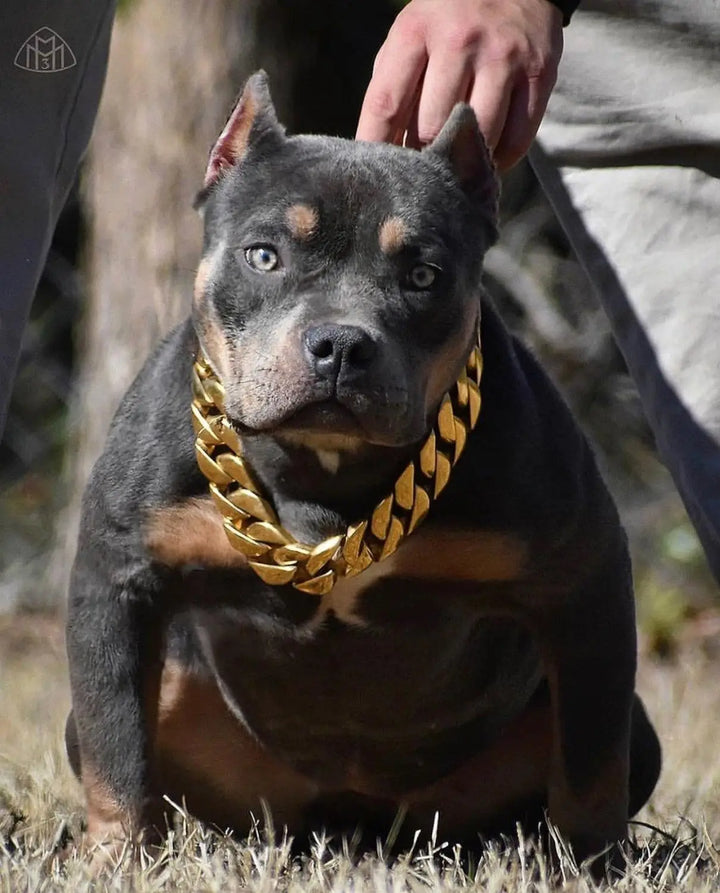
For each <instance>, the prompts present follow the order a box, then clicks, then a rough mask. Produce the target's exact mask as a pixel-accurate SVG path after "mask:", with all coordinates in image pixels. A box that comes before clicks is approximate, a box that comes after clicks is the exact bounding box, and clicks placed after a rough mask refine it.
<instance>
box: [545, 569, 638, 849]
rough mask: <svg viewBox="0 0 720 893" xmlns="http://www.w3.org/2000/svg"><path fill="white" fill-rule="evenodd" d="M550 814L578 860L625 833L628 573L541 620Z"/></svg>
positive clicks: (631, 657) (631, 635)
mask: <svg viewBox="0 0 720 893" xmlns="http://www.w3.org/2000/svg"><path fill="white" fill-rule="evenodd" d="M543 640H544V647H545V660H546V666H547V674H548V680H549V683H550V691H551V700H552V723H553V746H552V754H551V764H550V778H549V784H548V788H549V790H548V797H549V799H548V811H549V818H550V820H551V821H552V822H553V823H554V824H555V825H557V826H558V828H559V829H560V831H561V832H562V834H563V835H564V836H565V837H566V838H567V839H568V840H569V841H570V842H571V844H572V845H573V849H574V851H575V855H576V856H577V857H578V858H579V859H582V858H584V857H585V856H588V855H591V854H594V853H598V852H600V851H601V850H603V849H604V848H605V847H606V846H607V845H608V844H615V843H617V842H619V841H621V840H623V839H624V838H625V837H626V834H627V821H628V776H629V741H630V725H631V711H632V702H633V696H634V684H635V664H636V634H635V619H634V608H633V600H632V590H631V588H630V581H629V577H628V580H627V584H626V585H624V584H623V583H622V582H621V583H620V585H619V586H618V580H617V574H616V573H615V574H613V575H609V579H603V575H599V576H598V577H597V578H596V579H594V580H593V582H592V584H591V585H589V586H585V587H583V589H582V591H579V592H576V593H574V594H573V596H572V597H571V598H569V599H568V600H567V601H566V602H565V603H564V604H563V605H562V606H561V607H559V608H558V609H556V610H555V611H553V612H552V619H551V620H550V622H549V623H547V625H545V629H544V634H543Z"/></svg>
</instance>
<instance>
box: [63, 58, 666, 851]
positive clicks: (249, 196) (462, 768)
mask: <svg viewBox="0 0 720 893" xmlns="http://www.w3.org/2000/svg"><path fill="white" fill-rule="evenodd" d="M497 201H498V183H497V180H496V176H495V173H494V170H493V166H492V162H491V160H490V156H489V153H488V150H487V148H486V146H485V144H484V142H483V139H482V136H481V134H480V132H479V130H478V126H477V122H476V119H475V116H474V114H473V112H472V110H471V109H470V107H469V106H466V105H463V104H460V105H458V106H457V107H456V108H455V109H454V111H453V112H452V114H451V116H450V118H449V120H448V122H447V123H446V125H445V127H444V128H443V130H442V132H441V133H440V134H439V135H438V137H437V138H436V139H435V140H434V142H432V143H431V144H430V145H428V146H427V147H426V148H425V149H424V150H423V151H421V152H416V151H412V150H408V149H403V148H400V147H397V146H389V145H384V144H382V145H381V144H372V143H361V142H352V141H347V140H343V139H339V138H333V137H325V136H287V135H286V133H285V131H284V129H283V128H282V126H281V125H280V124H279V123H278V121H277V117H276V113H275V111H274V108H273V105H272V101H271V98H270V94H269V90H268V86H267V82H266V79H265V76H264V75H263V73H258V74H256V75H254V76H253V77H252V78H250V80H249V81H248V82H247V84H246V86H245V88H244V91H243V92H242V94H241V96H240V98H239V100H238V102H237V104H236V106H235V108H234V110H233V111H232V114H231V116H230V118H229V120H228V122H227V124H226V126H225V128H224V130H223V132H222V133H221V135H220V137H219V139H218V141H217V142H216V144H215V146H214V148H213V149H212V152H211V155H210V160H209V164H208V168H207V174H206V178H205V183H204V186H203V189H202V191H201V192H200V194H199V196H198V200H197V205H198V207H199V209H200V212H201V214H202V215H203V218H204V245H203V254H202V260H201V262H200V264H199V268H198V273H197V279H196V284H195V290H194V299H193V307H192V315H191V318H190V319H188V320H187V321H186V322H184V323H183V324H182V325H180V327H179V328H178V329H176V330H175V331H174V332H173V333H172V334H170V335H169V337H167V339H166V340H165V341H164V342H163V343H161V344H160V346H159V347H158V348H157V350H156V351H155V352H154V354H153V355H152V357H151V358H150V359H149V361H148V362H147V363H146V365H145V366H144V368H143V369H142V371H141V372H140V374H139V375H138V377H137V379H136V381H135V383H134V384H133V385H132V387H131V389H130V390H129V392H128V394H127V395H126V397H125V399H124V400H123V402H122V405H121V407H120V409H119V411H118V413H117V415H116V417H115V420H114V422H113V424H112V427H111V430H110V433H109V437H108V441H107V446H106V449H105V451H104V453H103V455H102V456H101V458H100V459H99V461H98V462H97V464H96V466H95V468H94V471H93V474H92V477H91V480H90V483H89V486H88V488H87V491H86V494H85V497H84V503H83V517H82V525H81V532H80V537H79V545H78V552H77V557H76V560H75V563H74V568H73V573H72V580H71V589H70V597H69V609H68V621H67V647H68V655H69V665H70V678H71V688H72V712H71V714H70V717H69V719H68V724H67V730H66V741H67V749H68V754H69V757H70V761H71V764H72V766H73V769H74V770H75V772H76V774H77V775H78V777H79V778H80V779H81V781H82V785H83V788H84V793H85V797H86V801H87V834H88V837H89V839H90V840H92V841H104V842H105V843H110V842H113V841H114V842H117V841H123V840H125V841H127V840H131V841H136V840H138V839H140V838H141V837H143V835H147V834H149V833H150V831H151V829H153V828H155V829H162V828H163V827H164V823H165V821H166V818H167V817H166V816H165V815H164V811H163V804H164V800H163V795H167V796H168V797H169V798H170V799H171V800H173V801H174V802H183V801H184V802H185V803H186V805H187V808H188V810H189V811H190V812H191V813H192V814H194V815H195V816H197V817H199V818H200V819H202V820H204V821H207V822H210V823H214V824H215V825H217V826H219V827H221V828H231V829H233V830H235V831H237V832H238V833H243V832H246V831H247V830H248V828H249V827H250V822H251V817H252V816H253V815H255V816H258V815H260V814H261V811H262V810H263V808H264V807H265V808H266V809H267V811H268V812H269V814H270V815H271V816H272V821H273V822H274V823H275V825H277V826H278V827H279V828H283V827H285V828H287V829H288V831H289V832H290V833H291V834H293V835H296V836H299V837H302V835H303V834H307V833H309V832H310V831H312V830H314V829H318V828H321V827H325V828H331V829H340V830H343V829H353V828H354V827H355V826H358V825H360V826H362V827H363V828H369V829H370V830H371V831H372V833H378V834H382V833H385V832H387V829H388V828H389V827H390V826H393V823H395V827H397V825H398V821H397V819H398V816H400V817H402V828H403V829H406V830H407V831H408V832H409V834H410V835H412V833H413V832H414V831H415V830H416V829H420V830H421V831H429V830H430V829H431V827H432V825H433V821H434V820H435V816H436V813H437V814H438V817H439V818H438V820H439V823H440V833H441V834H443V835H444V837H445V838H446V839H452V840H457V841H460V842H469V843H472V842H473V841H475V842H477V840H478V838H479V837H483V836H487V835H489V834H494V833H496V832H497V831H500V830H503V829H507V828H510V829H513V828H514V827H515V822H517V821H536V820H537V818H538V817H540V818H542V816H543V815H544V814H545V813H546V814H547V816H548V817H549V820H550V821H551V822H552V823H554V824H555V826H557V828H558V829H559V831H560V832H561V834H562V835H563V836H564V837H565V838H566V839H567V840H568V841H569V842H570V843H571V845H572V846H573V847H574V850H575V853H576V855H578V857H584V856H587V855H589V854H593V853H597V852H599V851H601V850H602V849H603V848H604V847H606V846H607V845H608V844H615V843H617V842H619V841H622V840H623V839H624V838H625V837H626V834H627V822H628V817H629V816H630V815H632V814H634V813H635V812H636V811H637V810H638V809H639V808H640V807H641V806H642V805H643V803H644V802H645V801H646V800H647V798H648V797H649V796H650V794H651V792H652V790H653V788H654V786H655V783H656V780H657V777H658V774H659V771H660V750H659V744H658V740H657V737H656V735H655V732H654V730H653V728H652V726H651V724H650V722H649V720H648V718H647V716H646V713H645V711H644V708H643V706H642V704H641V702H640V700H639V698H638V696H637V695H636V694H635V692H634V679H635V668H636V632H635V620H634V606H633V591H632V581H631V572H630V562H629V556H628V549H627V543H626V537H625V534H624V532H623V530H622V527H621V524H620V522H619V519H618V515H617V512H616V509H615V507H614V504H613V501H612V499H611V497H610V495H609V494H608V491H607V489H606V487H605V485H604V483H603V481H602V480H601V477H600V474H599V472H598V470H597V467H596V463H595V460H594V458H593V454H592V451H591V449H590V447H589V445H588V443H587V442H586V440H585V439H584V437H583V435H582V434H581V433H580V431H579V430H578V428H577V426H576V424H575V422H574V421H573V419H572V417H571V413H570V412H569V410H568V408H567V407H566V406H565V404H564V402H563V400H562V399H561V397H560V396H559V394H558V393H557V392H556V390H555V388H554V387H553V385H552V384H551V383H550V381H549V379H548V378H547V376H546V375H545V373H544V372H543V371H542V370H541V368H540V367H539V365H538V363H537V362H536V361H535V359H534V358H533V357H532V356H531V355H530V353H529V352H528V351H527V350H526V349H525V348H524V347H523V346H522V345H521V344H520V343H519V342H518V341H517V340H516V339H515V338H514V337H512V336H511V335H510V334H509V333H508V331H507V330H506V329H505V327H504V325H503V323H502V322H501V320H500V318H499V316H498V314H497V312H496V311H495V309H494V308H493V306H492V305H491V303H490V301H489V300H488V298H487V297H486V295H485V294H484V292H483V287H482V282H481V277H482V261H483V255H484V253H485V251H486V250H487V249H488V248H489V247H490V245H491V244H492V243H493V241H494V240H495V238H496V221H497ZM191 381H192V382H193V387H194V391H193V393H194V400H193V406H192V411H191V399H192V394H191ZM208 478H209V480H208ZM383 829H384V830H383ZM145 839H147V838H145Z"/></svg>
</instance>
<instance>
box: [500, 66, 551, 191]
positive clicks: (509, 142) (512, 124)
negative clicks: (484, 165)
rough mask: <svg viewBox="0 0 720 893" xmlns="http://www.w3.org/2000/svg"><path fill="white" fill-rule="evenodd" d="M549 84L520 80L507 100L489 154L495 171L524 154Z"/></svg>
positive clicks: (517, 159) (545, 98) (536, 123)
mask: <svg viewBox="0 0 720 893" xmlns="http://www.w3.org/2000/svg"><path fill="white" fill-rule="evenodd" d="M551 89H552V83H550V85H549V86H547V84H546V83H544V82H543V81H542V80H541V79H539V78H533V79H531V80H527V79H526V80H523V81H521V82H520V83H519V84H518V85H517V86H516V88H515V90H514V91H513V94H512V98H511V100H510V106H509V108H508V113H507V117H506V119H505V127H504V129H503V132H502V134H501V135H500V139H499V140H498V143H497V146H496V147H495V152H494V155H493V158H494V161H495V164H496V165H497V168H498V171H500V173H502V172H503V171H506V170H509V169H510V168H511V167H512V166H513V165H515V164H517V163H518V161H520V159H521V158H523V156H524V155H525V154H526V153H527V151H528V149H529V148H530V146H531V145H532V141H533V140H534V139H535V134H536V133H537V132H538V128H539V127H540V122H541V121H542V117H543V115H544V113H545V108H546V106H547V103H548V99H549V98H550V90H551Z"/></svg>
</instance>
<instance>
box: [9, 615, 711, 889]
mask: <svg viewBox="0 0 720 893" xmlns="http://www.w3.org/2000/svg"><path fill="white" fill-rule="evenodd" d="M638 685H639V689H640V691H641V693H642V695H643V696H644V698H645V701H646V704H647V706H648V710H649V712H650V714H651V716H652V719H653V721H654V722H655V724H656V726H657V728H658V732H659V734H660V737H661V740H662V743H663V751H664V768H663V773H662V776H661V779H660V783H659V785H658V787H657V790H656V792H655V794H654V796H653V798H652V800H651V802H650V804H649V805H648V807H646V808H645V809H644V810H643V812H642V813H641V815H640V816H638V821H639V823H637V824H633V826H632V829H631V830H632V834H633V835H634V837H635V839H636V846H635V849H634V855H633V857H632V858H631V860H630V863H629V865H628V869H627V872H626V873H625V874H624V875H623V876H621V877H618V878H616V879H615V880H614V881H612V887H613V888H615V889H617V890H623V891H646V890H663V891H666V890H668V891H674V890H686V891H693V893H695V891H708V893H709V891H712V890H718V889H720V849H718V848H720V636H717V635H711V636H705V637H697V636H690V637H688V639H687V641H686V642H685V643H684V644H683V645H682V647H681V648H680V650H679V653H678V654H676V655H675V656H674V657H673V658H672V659H667V660H664V661H657V660H651V659H648V658H645V659H642V660H641V666H640V673H639V683H638ZM68 706H69V693H68V685H67V677H66V662H65V655H64V644H63V632H62V624H61V621H60V620H59V619H58V618H56V617H52V616H45V615H26V616H22V617H18V618H5V619H0V890H2V891H6V890H7V891H16V890H17V891H19V890H33V891H55V890H58V891H60V890H63V891H70V890H71V891H83V890H97V889H103V890H104V889H107V890H128V891H129V890H136V891H139V893H145V891H165V890H173V891H175V890H188V891H205V890H207V891H215V890H217V891H232V890H240V889H243V890H244V889H250V890H275V889H281V890H292V891H295V890H323V891H335V890H337V891H341V890H342V891H344V890H353V891H366V890H367V891H370V890H372V891H380V890H382V891H401V890H415V889H418V890H420V889H422V890H428V889H431V890H443V891H449V890H470V889H472V890H488V891H497V893H501V891H508V893H510V891H513V893H515V891H518V893H523V891H528V893H530V891H544V890H550V889H554V888H555V887H556V886H558V885H560V886H565V887H568V888H569V889H573V890H578V891H582V890H591V889H594V887H595V882H593V881H592V880H591V879H590V877H589V876H588V875H587V873H585V872H582V871H580V872H579V871H578V870H577V869H576V867H575V866H574V864H573V863H572V860H571V859H569V858H568V857H567V856H566V855H563V854H562V853H560V854H558V852H557V847H558V846H559V844H556V851H555V852H554V853H551V854H550V856H551V858H548V855H547V854H544V853H542V852H540V853H537V852H536V851H535V850H534V848H533V844H532V842H530V841H527V840H525V839H524V838H522V837H520V838H519V839H518V840H515V841H507V842H506V843H505V844H504V845H503V844H502V843H499V844H497V845H493V846H492V847H491V848H489V849H488V850H487V852H486V853H485V855H484V856H483V857H482V858H481V859H480V861H479V863H478V864H476V865H468V864H467V862H466V861H465V860H464V859H463V858H462V856H461V854H459V853H458V852H457V851H456V850H455V849H454V848H453V846H452V842H445V841H442V840H431V841H426V842H418V844H417V846H416V848H415V850H414V852H413V853H409V854H403V855H401V856H399V857H395V858H394V859H392V860H388V859H383V858H381V856H363V857H360V858H352V855H353V854H352V852H351V851H350V850H351V845H348V844H347V843H345V844H343V842H341V841H326V840H323V839H318V840H317V841H316V842H315V845H314V846H313V848H312V852H310V853H307V854H304V855H300V856H298V855H293V854H292V853H291V851H290V847H289V844H288V842H287V841H272V840H268V839H267V838H266V837H265V836H264V835H263V834H262V833H261V832H260V831H258V833H257V835H255V837H254V839H251V840H249V841H243V842H238V841H233V840H230V839H227V838H224V837H222V836H218V835H214V834H213V833H212V832H210V831H209V830H208V829H205V828H203V827H201V826H200V825H199V824H197V823H195V822H194V821H193V820H192V819H190V818H189V817H187V816H185V815H184V814H183V813H182V810H181V809H178V814H177V822H176V831H175V833H174V834H172V835H171V837H170V839H169V841H168V844H167V846H166V848H165V850H164V851H163V852H162V853H160V854H159V856H156V857H155V858H152V859H151V858H149V857H147V858H143V859H141V861H140V862H139V863H137V862H132V861H131V860H130V858H129V856H128V857H126V858H125V859H124V860H122V861H121V862H120V864H119V865H118V866H117V868H116V869H115V871H114V872H112V873H111V874H107V875H106V876H105V877H104V878H103V879H102V881H100V882H96V881H94V880H93V878H92V876H91V874H90V871H89V867H88V866H89V859H88V857H87V856H82V855H80V854H79V853H78V852H77V850H76V849H75V848H74V842H76V841H78V840H80V839H81V834H82V803H81V798H80V791H79V788H78V785H77V783H76V782H75V780H74V778H73V777H72V774H71V772H70V770H69V768H68V766H67V763H66V760H65V756H64V752H63V747H62V730H63V724H64V719H65V716H66V714H67V710H68ZM649 826H652V827H649ZM551 843H552V842H551ZM63 848H64V849H65V851H66V854H67V855H66V857H65V858H64V859H62V860H61V859H59V858H58V857H57V852H59V851H60V850H61V849H63ZM550 863H552V866H553V867H551V865H550Z"/></svg>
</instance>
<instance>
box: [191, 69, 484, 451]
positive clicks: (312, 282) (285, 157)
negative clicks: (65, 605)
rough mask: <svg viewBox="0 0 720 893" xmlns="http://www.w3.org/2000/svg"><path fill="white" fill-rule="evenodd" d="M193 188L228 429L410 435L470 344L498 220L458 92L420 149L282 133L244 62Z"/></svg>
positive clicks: (202, 310)
mask: <svg viewBox="0 0 720 893" xmlns="http://www.w3.org/2000/svg"><path fill="white" fill-rule="evenodd" d="M198 205H199V206H200V207H201V208H202V211H203V214H204V221H205V241H204V251H203V258H202V261H201V263H200V266H199V270H198V275H197V280H196V286H195V300H194V323H195V327H196V330H197V333H198V337H199V339H200V342H201V344H202V347H203V349H204V351H205V353H206V355H207V357H208V359H209V360H210V362H211V364H212V365H213V366H214V368H215V371H216V372H217V374H218V375H219V376H220V378H221V379H222V381H223V384H224V386H225V391H226V402H225V407H226V412H227V414H228V417H229V418H230V419H231V420H232V422H233V424H234V425H236V426H237V428H238V430H240V431H241V432H243V433H252V432H267V433H271V434H273V436H276V437H279V438H281V439H282V438H285V439H287V440H291V441H293V442H296V443H304V444H306V445H308V446H312V447H314V448H316V449H322V448H324V449H336V450H337V449H353V448H357V447H360V446H361V445H362V444H367V443H371V444H379V445H385V446H405V445H408V444H411V443H415V442H417V441H418V440H420V439H421V438H422V437H423V435H424V434H425V432H426V430H427V428H428V427H429V425H430V423H431V422H432V420H433V418H434V413H435V411H436V409H437V406H438V404H439V402H440V400H441V398H442V396H443V394H444V393H445V391H446V390H447V389H448V388H449V387H450V386H451V385H452V383H453V382H454V380H455V379H456V377H457V375H458V374H459V372H460V370H461V369H462V367H463V364H464V362H465V359H466V356H467V354H468V352H469V350H470V348H471V346H472V343H473V339H474V337H475V330H476V327H477V324H478V317H479V312H480V302H479V295H480V276H481V270H482V258H483V255H484V252H485V251H486V249H487V248H488V246H489V245H490V244H491V242H492V241H493V239H494V237H495V216H496V205H497V183H496V179H495V175H494V172H493V168H492V163H491V161H490V159H489V156H488V152H487V149H486V147H485V144H484V142H483V140H482V137H481V135H480V132H479V130H478V127H477V122H476V120H475V116H474V114H473V112H472V110H471V109H470V108H469V106H466V105H458V106H457V107H456V108H455V110H454V111H453V113H452V115H451V116H450V119H449V120H448V122H447V124H446V125H445V127H444V129H443V130H442V132H441V133H440V135H439V136H438V137H437V139H436V140H435V141H434V142H433V143H432V144H431V145H429V146H428V147H427V148H426V149H425V150H424V151H422V152H415V151H411V150H407V149H402V148H399V147H396V146H389V145H385V144H376V143H361V142H352V141H349V140H343V139H338V138H331V137H320V136H293V137H288V136H286V135H285V132H284V130H283V128H282V127H281V126H280V125H279V124H278V122H277V118H276V116H275V111H274V109H273V106H272V102H271V99H270V95H269V92H268V88H267V83H266V79H265V75H264V74H263V73H259V74H256V75H254V76H253V77H252V78H250V80H249V81H248V83H247V85H246V86H245V89H244V91H243V93H242V95H241V97H240V99H239V100H238V102H237V104H236V106H235V108H234V110H233V112H232V114H231V116H230V119H229V120H228V122H227V124H226V126H225V129H224V130H223V132H222V134H221V135H220V137H219V139H218V141H217V143H216V144H215V146H214V148H213V150H212V152H211V155H210V161H209V164H208V169H207V174H206V179H205V185H204V188H203V190H202V192H201V193H200V195H199V197H198Z"/></svg>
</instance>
